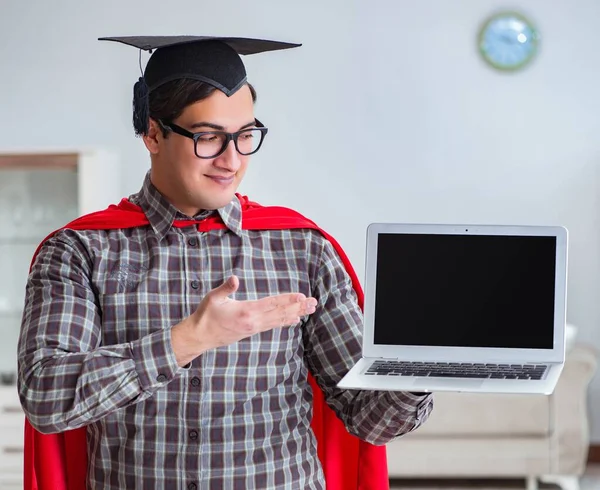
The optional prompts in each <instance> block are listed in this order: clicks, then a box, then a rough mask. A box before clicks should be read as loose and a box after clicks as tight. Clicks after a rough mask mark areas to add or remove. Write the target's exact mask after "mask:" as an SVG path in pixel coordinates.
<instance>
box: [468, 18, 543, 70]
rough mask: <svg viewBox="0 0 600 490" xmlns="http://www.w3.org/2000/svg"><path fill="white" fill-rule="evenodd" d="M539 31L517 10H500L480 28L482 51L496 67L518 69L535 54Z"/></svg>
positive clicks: (487, 59)
mask: <svg viewBox="0 0 600 490" xmlns="http://www.w3.org/2000/svg"><path fill="white" fill-rule="evenodd" d="M538 45H539V34H538V32H537V30H536V29H535V27H534V26H533V24H532V23H531V22H530V21H529V20H528V19H527V18H526V17H525V16H524V15H521V14H519V13H516V12H501V13H497V14H494V15H493V16H492V17H490V18H489V19H488V20H487V21H486V22H485V23H484V25H483V27H482V28H481V31H480V32H479V51H480V53H481V55H482V57H483V59H484V60H485V61H486V62H487V63H488V64H489V65H490V66H492V67H493V68H496V69H498V70H504V71H516V70H519V69H521V68H523V67H525V66H526V65H528V64H529V63H530V62H531V60H532V59H533V58H534V57H535V55H536V54H537V51H538Z"/></svg>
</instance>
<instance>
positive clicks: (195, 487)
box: [188, 483, 198, 490]
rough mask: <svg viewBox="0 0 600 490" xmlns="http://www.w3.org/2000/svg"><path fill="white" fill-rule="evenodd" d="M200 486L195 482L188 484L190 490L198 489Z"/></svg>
mask: <svg viewBox="0 0 600 490" xmlns="http://www.w3.org/2000/svg"><path fill="white" fill-rule="evenodd" d="M197 488H198V485H196V484H195V483H190V484H189V485H188V490H196V489H197Z"/></svg>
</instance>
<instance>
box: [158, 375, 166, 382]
mask: <svg viewBox="0 0 600 490" xmlns="http://www.w3.org/2000/svg"><path fill="white" fill-rule="evenodd" d="M166 380H167V377H166V376H165V375H164V374H159V375H158V376H157V377H156V381H158V382H159V383H164V382H165V381H166Z"/></svg>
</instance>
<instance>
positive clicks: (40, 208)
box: [0, 151, 122, 490]
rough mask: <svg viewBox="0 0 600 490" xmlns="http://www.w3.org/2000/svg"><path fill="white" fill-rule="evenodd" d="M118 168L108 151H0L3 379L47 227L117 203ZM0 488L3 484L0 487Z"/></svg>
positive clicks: (12, 361)
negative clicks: (34, 260) (31, 267)
mask: <svg viewBox="0 0 600 490" xmlns="http://www.w3.org/2000/svg"><path fill="white" fill-rule="evenodd" d="M120 182H121V179H120V169H119V166H118V161H117V158H116V156H115V155H114V154H112V153H109V152H105V151H81V152H52V153H10V154H6V153H2V152H1V151H0V338H1V339H2V341H1V342H0V384H2V376H3V375H4V376H5V377H6V376H10V374H9V373H13V374H14V372H15V369H16V349H17V339H18V334H19V329H20V325H21V315H22V311H23V310H22V308H23V301H24V293H25V284H26V281H27V274H28V270H29V265H30V262H31V258H32V255H33V253H34V252H35V249H36V247H37V246H38V244H39V243H40V241H42V240H43V239H44V238H45V237H46V236H47V235H48V233H50V232H52V231H54V230H56V229H58V228H60V227H62V226H64V225H65V224H67V223H68V222H69V221H71V220H72V219H74V218H76V217H78V216H81V215H83V214H87V213H90V212H93V211H99V210H101V209H104V208H106V207H107V206H108V205H109V204H112V203H117V202H118V201H119V200H120V198H121V197H122V196H121V185H120ZM0 490H1V489H0Z"/></svg>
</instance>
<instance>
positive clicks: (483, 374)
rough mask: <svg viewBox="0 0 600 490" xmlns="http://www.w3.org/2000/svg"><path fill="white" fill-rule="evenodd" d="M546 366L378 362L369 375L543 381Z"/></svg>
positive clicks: (371, 368)
mask: <svg viewBox="0 0 600 490" xmlns="http://www.w3.org/2000/svg"><path fill="white" fill-rule="evenodd" d="M547 368H548V366H547V365H545V364H472V363H461V362H458V363H453V362H407V361H375V362H374V363H373V364H372V365H371V367H370V368H369V369H368V370H367V372H366V373H365V374H367V375H375V376H425V377H430V378H483V379H526V380H539V379H542V377H543V376H544V373H545V372H546V369H547Z"/></svg>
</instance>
